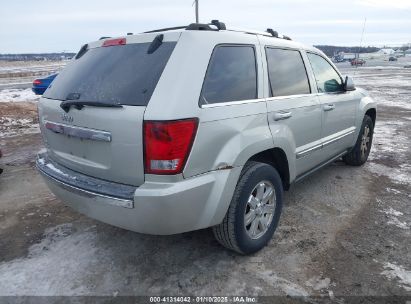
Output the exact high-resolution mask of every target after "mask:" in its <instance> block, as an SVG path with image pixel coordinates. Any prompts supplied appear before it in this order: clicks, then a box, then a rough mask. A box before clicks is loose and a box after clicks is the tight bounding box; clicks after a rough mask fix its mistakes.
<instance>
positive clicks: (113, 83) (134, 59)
mask: <svg viewBox="0 0 411 304" xmlns="http://www.w3.org/2000/svg"><path fill="white" fill-rule="evenodd" d="M150 44H151V43H135V44H126V45H121V46H110V47H99V48H93V49H89V50H87V51H86V52H85V53H84V54H83V55H82V56H81V57H80V58H78V59H73V60H72V61H71V62H70V63H69V64H68V65H67V67H66V68H65V69H64V70H63V71H62V72H61V73H60V74H59V75H58V76H57V78H56V79H55V80H54V81H53V83H52V85H51V86H50V87H49V88H48V90H47V91H46V93H45V94H44V97H46V98H51V99H58V100H66V99H67V98H68V96H73V94H74V95H75V96H76V100H79V101H100V102H106V103H118V104H122V105H134V106H146V105H147V104H148V102H149V100H150V98H151V95H152V94H153V91H154V89H155V87H156V85H157V82H158V80H159V79H160V76H161V74H162V72H163V70H164V68H165V66H166V64H167V61H168V59H169V58H170V56H171V53H172V52H173V49H174V47H175V45H176V42H163V43H162V44H161V46H160V47H159V48H158V49H156V50H155V51H154V52H153V53H151V54H148V53H147V50H148V48H149V46H150ZM77 97H78V98H77Z"/></svg>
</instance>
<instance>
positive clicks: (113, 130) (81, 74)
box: [39, 33, 179, 186]
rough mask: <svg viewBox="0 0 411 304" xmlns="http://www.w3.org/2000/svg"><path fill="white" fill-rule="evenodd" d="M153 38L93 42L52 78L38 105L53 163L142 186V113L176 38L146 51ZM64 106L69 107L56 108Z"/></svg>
mask: <svg viewBox="0 0 411 304" xmlns="http://www.w3.org/2000/svg"><path fill="white" fill-rule="evenodd" d="M156 36H157V34H145V35H138V36H130V37H126V38H121V39H114V40H113V41H114V42H115V43H111V42H110V41H108V42H107V40H105V41H98V42H94V43H92V44H90V45H89V46H85V48H82V50H81V51H80V52H79V54H78V55H77V58H76V59H73V60H72V61H71V62H70V63H69V64H68V65H67V67H66V68H65V69H64V70H63V71H62V72H61V73H60V74H59V75H58V76H57V78H56V79H55V80H54V81H53V83H52V85H51V86H50V87H49V88H48V89H47V91H46V93H45V94H44V96H43V98H41V100H40V102H39V115H40V122H41V131H42V134H43V138H44V141H45V144H46V148H47V150H48V154H49V157H50V158H51V159H52V160H54V161H55V162H57V163H58V164H61V165H62V166H65V167H67V168H69V169H71V170H74V171H77V172H80V173H83V174H86V175H89V176H92V177H96V178H99V179H104V180H107V181H113V182H118V183H123V184H128V185H133V186H139V185H141V184H142V183H143V182H144V159H143V158H144V156H143V135H142V134H143V119H144V111H145V109H146V106H147V104H148V102H149V100H150V98H151V95H152V93H153V91H154V90H155V87H156V85H157V82H158V81H159V78H160V77H161V74H162V72H163V70H164V68H165V66H166V64H167V61H168V59H169V57H170V56H171V54H172V52H173V49H174V47H175V45H176V43H177V40H178V38H179V34H178V33H169V34H164V37H163V38H164V39H163V40H162V41H160V43H158V41H157V42H155V44H156V47H155V49H154V51H153V49H151V50H150V51H148V50H149V48H150V46H152V41H153V40H154V39H155V37H156ZM157 40H158V39H157ZM118 41H120V42H121V43H120V44H119V43H117V42H118ZM105 42H106V43H105ZM103 43H105V44H104V45H106V46H103ZM63 101H65V102H70V103H74V105H72V106H69V107H67V108H64V107H61V104H62V102H63ZM82 103H83V105H82ZM87 103H88V105H87ZM102 104H103V105H104V104H105V105H116V106H117V107H106V106H102ZM63 108H64V109H63Z"/></svg>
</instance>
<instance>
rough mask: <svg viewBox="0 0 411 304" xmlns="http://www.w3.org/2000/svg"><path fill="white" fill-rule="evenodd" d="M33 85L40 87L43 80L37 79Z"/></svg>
mask: <svg viewBox="0 0 411 304" xmlns="http://www.w3.org/2000/svg"><path fill="white" fill-rule="evenodd" d="M33 84H34V85H40V84H41V80H40V79H35V80H34V81H33Z"/></svg>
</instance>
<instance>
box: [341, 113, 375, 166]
mask: <svg viewBox="0 0 411 304" xmlns="http://www.w3.org/2000/svg"><path fill="white" fill-rule="evenodd" d="M373 134H374V124H373V121H372V119H371V117H369V116H368V115H365V116H364V119H363V121H362V125H361V129H360V132H359V134H358V138H357V141H356V143H355V146H354V147H353V148H352V150H351V151H350V152H348V153H347V154H346V155H344V156H343V160H344V162H345V163H346V164H347V165H351V166H361V165H363V164H364V163H365V162H366V161H367V159H368V155H370V151H371V144H372V137H373Z"/></svg>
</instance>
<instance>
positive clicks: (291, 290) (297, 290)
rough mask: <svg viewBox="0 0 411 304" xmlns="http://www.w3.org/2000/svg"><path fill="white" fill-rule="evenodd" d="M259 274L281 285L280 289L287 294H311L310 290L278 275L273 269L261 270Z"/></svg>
mask: <svg viewBox="0 0 411 304" xmlns="http://www.w3.org/2000/svg"><path fill="white" fill-rule="evenodd" d="M259 275H260V277H261V278H262V279H264V280H265V281H266V282H267V283H269V284H271V285H274V286H278V287H280V289H281V290H282V291H283V292H285V294H286V295H287V296H291V297H307V296H308V295H309V293H308V291H307V290H305V289H304V288H303V287H301V286H299V285H297V284H295V283H293V282H290V281H288V280H286V279H284V278H281V277H279V276H277V275H276V274H275V273H273V272H272V271H263V272H260V273H259Z"/></svg>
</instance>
